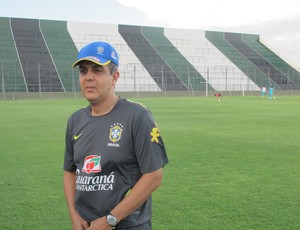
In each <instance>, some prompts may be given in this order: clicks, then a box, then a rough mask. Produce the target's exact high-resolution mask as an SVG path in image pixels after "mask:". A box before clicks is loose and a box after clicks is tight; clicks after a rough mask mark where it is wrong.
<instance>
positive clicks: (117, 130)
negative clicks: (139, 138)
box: [109, 123, 123, 143]
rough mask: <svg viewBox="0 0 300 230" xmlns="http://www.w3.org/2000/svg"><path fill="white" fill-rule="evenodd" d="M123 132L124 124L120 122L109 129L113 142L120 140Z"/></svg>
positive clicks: (110, 138)
mask: <svg viewBox="0 0 300 230" xmlns="http://www.w3.org/2000/svg"><path fill="white" fill-rule="evenodd" d="M122 132H123V125H122V124H119V123H116V124H113V125H112V126H111V128H110V131H109V140H111V142H113V143H115V142H117V141H119V140H120V139H121V136H122Z"/></svg>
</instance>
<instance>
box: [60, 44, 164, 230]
mask: <svg viewBox="0 0 300 230" xmlns="http://www.w3.org/2000/svg"><path fill="white" fill-rule="evenodd" d="M118 65H119V58H118V55H117V52H116V51H115V49H114V48H113V47H112V46H111V45H110V44H108V43H106V42H92V43H90V44H88V45H86V46H85V47H83V48H82V49H81V50H80V51H79V54H78V60H77V61H76V62H75V63H74V64H73V67H75V66H79V72H80V76H79V78H80V89H81V91H82V93H83V95H84V97H85V98H86V99H87V101H88V102H89V106H87V107H86V108H83V109H80V110H78V111H76V112H75V113H73V114H72V115H71V117H70V118H69V120H68V124H67V130H66V149H65V159H64V193H65V198H66V201H67V206H68V209H69V213H70V218H71V222H72V226H73V229H74V230H77V229H78V230H82V229H88V230H94V229H97V230H105V229H127V230H130V229H132V230H133V229H135V230H148V229H151V206H152V205H151V194H152V192H154V191H155V189H156V188H158V187H159V185H160V184H161V182H162V168H163V167H164V165H165V164H167V162H168V158H167V155H166V150H165V147H164V143H163V140H162V139H161V136H160V132H159V129H158V128H157V126H156V124H155V122H154V120H153V118H152V115H151V113H150V112H149V110H148V109H147V108H145V107H144V106H142V105H140V104H138V103H134V102H130V101H128V100H126V99H124V98H119V97H118V96H117V95H116V94H115V90H114V89H115V85H116V83H117V81H118V78H119V75H120V73H119V71H118Z"/></svg>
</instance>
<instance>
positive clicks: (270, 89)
mask: <svg viewBox="0 0 300 230" xmlns="http://www.w3.org/2000/svg"><path fill="white" fill-rule="evenodd" d="M273 93H274V88H273V86H272V85H271V86H270V88H269V99H273Z"/></svg>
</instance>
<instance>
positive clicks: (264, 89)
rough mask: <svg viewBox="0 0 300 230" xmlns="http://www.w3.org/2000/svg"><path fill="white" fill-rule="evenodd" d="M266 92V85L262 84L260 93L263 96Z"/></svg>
mask: <svg viewBox="0 0 300 230" xmlns="http://www.w3.org/2000/svg"><path fill="white" fill-rule="evenodd" d="M266 93H267V87H266V86H263V87H262V88H261V95H262V96H263V97H264V96H265V95H266Z"/></svg>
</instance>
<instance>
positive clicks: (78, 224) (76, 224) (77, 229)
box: [71, 214, 89, 230]
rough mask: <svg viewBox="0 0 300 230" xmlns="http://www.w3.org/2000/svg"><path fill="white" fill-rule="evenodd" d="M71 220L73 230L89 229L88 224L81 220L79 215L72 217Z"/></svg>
mask: <svg viewBox="0 0 300 230" xmlns="http://www.w3.org/2000/svg"><path fill="white" fill-rule="evenodd" d="M71 220H72V226H73V230H87V229H88V228H89V223H88V222H87V221H85V220H84V219H82V218H81V217H80V216H79V214H76V215H73V216H72V218H71Z"/></svg>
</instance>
